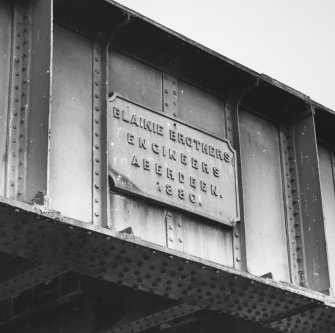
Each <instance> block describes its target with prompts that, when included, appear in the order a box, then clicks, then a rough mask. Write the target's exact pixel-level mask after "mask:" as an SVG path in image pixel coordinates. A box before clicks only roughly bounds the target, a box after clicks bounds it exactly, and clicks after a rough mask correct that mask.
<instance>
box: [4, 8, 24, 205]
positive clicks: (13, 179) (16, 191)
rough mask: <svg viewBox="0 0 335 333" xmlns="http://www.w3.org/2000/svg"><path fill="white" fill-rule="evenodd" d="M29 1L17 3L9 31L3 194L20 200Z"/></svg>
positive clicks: (22, 172) (22, 170) (21, 194)
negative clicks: (7, 113) (4, 190)
mask: <svg viewBox="0 0 335 333" xmlns="http://www.w3.org/2000/svg"><path fill="white" fill-rule="evenodd" d="M29 18H30V5H29V4H24V3H23V4H20V3H16V4H15V7H14V25H13V27H14V29H13V35H12V49H13V51H12V77H11V95H10V96H11V100H10V119H9V131H8V135H9V138H8V157H7V185H6V196H7V197H10V198H15V199H21V200H23V195H24V190H25V172H26V171H25V170H26V150H27V148H26V145H27V130H28V123H27V120H28V117H29V115H28V113H29V76H30V29H29V24H30V23H29Z"/></svg>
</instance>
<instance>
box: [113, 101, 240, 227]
mask: <svg viewBox="0 0 335 333" xmlns="http://www.w3.org/2000/svg"><path fill="white" fill-rule="evenodd" d="M204 112H206V111H205V110H204ZM108 169H109V175H110V176H111V177H112V179H113V182H114V186H115V188H116V189H117V190H120V191H125V192H127V193H131V194H135V195H138V196H141V197H145V198H148V199H151V200H155V201H156V202H160V203H164V204H166V205H169V206H173V207H178V208H179V209H182V210H184V211H188V212H191V213H193V214H197V215H201V216H204V217H206V218H209V219H211V220H215V221H218V222H221V223H224V224H228V225H232V224H234V222H236V221H237V220H238V218H239V207H238V195H237V172H236V154H235V151H234V150H233V149H232V147H231V146H230V143H229V142H228V141H226V140H224V139H219V138H217V137H215V136H213V135H210V134H208V133H205V132H203V131H200V130H198V129H195V128H193V127H191V126H189V125H186V124H184V123H182V122H179V121H177V120H176V119H172V118H170V117H168V116H166V115H164V114H162V113H158V112H155V111H153V110H149V109H147V108H145V107H143V106H139V105H137V104H134V103H132V102H130V101H127V100H125V99H123V98H122V97H120V96H117V95H116V96H114V97H113V98H111V99H109V101H108Z"/></svg>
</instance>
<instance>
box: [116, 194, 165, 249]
mask: <svg viewBox="0 0 335 333" xmlns="http://www.w3.org/2000/svg"><path fill="white" fill-rule="evenodd" d="M110 218H111V224H110V227H111V228H112V229H114V230H115V231H117V232H122V231H124V232H126V233H128V234H133V235H135V236H136V237H140V238H142V239H144V240H146V241H149V242H152V243H156V244H159V245H162V246H166V224H165V216H164V210H163V209H161V208H159V207H155V206H152V205H150V204H148V203H146V202H144V201H138V200H134V199H129V198H127V197H124V196H121V195H118V194H112V195H111V197H110ZM129 228H131V229H129Z"/></svg>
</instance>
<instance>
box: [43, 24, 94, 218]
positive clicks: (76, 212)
mask: <svg viewBox="0 0 335 333" xmlns="http://www.w3.org/2000/svg"><path fill="white" fill-rule="evenodd" d="M52 84H53V94H52V110H51V122H50V165H49V185H50V192H49V195H50V204H51V207H52V208H53V209H55V210H57V211H60V212H62V214H64V215H65V216H69V217H72V218H76V219H79V220H81V221H85V222H91V221H92V43H91V41H90V40H88V39H86V38H84V37H82V36H80V35H78V34H76V33H74V32H71V31H69V30H67V29H65V28H62V27H60V26H57V25H55V26H54V57H53V81H52Z"/></svg>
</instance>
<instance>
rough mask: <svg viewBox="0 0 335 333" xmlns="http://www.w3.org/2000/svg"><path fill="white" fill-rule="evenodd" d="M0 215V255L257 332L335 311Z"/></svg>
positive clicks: (29, 214)
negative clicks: (248, 325) (188, 306)
mask: <svg viewBox="0 0 335 333" xmlns="http://www.w3.org/2000/svg"><path fill="white" fill-rule="evenodd" d="M0 208H1V216H3V222H2V224H1V225H0V228H1V229H0V235H1V250H2V251H5V252H13V251H20V252H21V253H22V254H24V255H25V256H27V257H34V258H35V259H36V260H39V261H42V262H46V263H48V264H54V265H59V264H60V265H62V267H63V268H65V269H66V268H71V269H72V270H74V271H77V272H80V273H82V274H87V275H90V276H93V277H99V278H102V279H104V280H107V281H111V282H115V283H118V284H120V285H125V286H129V287H132V288H137V289H139V290H143V291H151V292H153V293H155V294H158V295H162V296H164V297H167V298H171V299H175V300H177V299H178V300H179V301H182V302H186V303H193V302H196V304H197V305H199V306H205V307H207V308H208V309H212V310H214V311H218V312H224V313H227V314H230V315H231V316H236V317H239V318H245V319H248V320H254V321H257V322H259V323H261V324H262V323H263V324H264V325H268V324H269V323H272V322H277V321H278V319H277V318H282V317H283V318H288V317H290V316H291V315H292V314H294V313H301V311H302V310H303V312H306V309H307V308H317V307H321V308H322V307H323V306H324V305H327V306H328V310H327V315H328V313H332V311H333V309H334V306H335V304H334V303H332V299H331V298H329V297H327V296H322V295H321V294H318V293H312V292H308V291H307V290H306V289H302V288H294V287H292V286H290V285H289V284H284V283H278V282H274V281H272V280H269V279H263V278H257V277H255V276H252V275H250V274H246V273H242V272H238V271H236V270H233V269H228V268H226V267H225V266H221V265H218V264H214V263H212V262H209V261H205V260H199V259H196V258H194V257H192V256H188V255H185V254H181V253H180V252H176V251H173V250H168V249H167V248H165V247H159V246H157V245H156V246H155V245H153V244H151V243H148V242H144V241H141V240H139V239H136V238H135V237H133V236H131V235H122V234H114V233H113V232H112V231H108V230H107V229H102V228H98V227H96V226H93V225H90V224H86V223H84V222H80V221H75V220H70V219H65V218H63V217H62V216H60V215H58V214H55V213H53V212H51V211H50V212H45V213H43V214H40V213H37V212H38V211H36V212H33V211H34V209H32V208H30V207H29V206H27V205H24V206H23V205H21V207H20V208H18V207H17V204H15V205H12V204H10V203H9V202H4V201H3V200H1V205H0ZM18 231H20V232H19V233H18ZM41 249H43V251H41ZM83 253H90V255H89V256H86V255H83ZM313 318H314V319H313ZM319 318H320V317H318V316H316V317H315V316H314V317H311V318H310V320H315V321H317V320H318V319H319ZM327 327H328V326H327ZM329 327H331V326H329ZM288 332H289V331H288ZM320 332H322V331H320ZM324 332H327V331H324ZM328 332H329V331H328Z"/></svg>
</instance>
